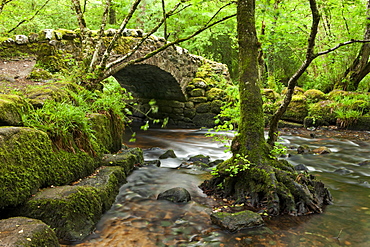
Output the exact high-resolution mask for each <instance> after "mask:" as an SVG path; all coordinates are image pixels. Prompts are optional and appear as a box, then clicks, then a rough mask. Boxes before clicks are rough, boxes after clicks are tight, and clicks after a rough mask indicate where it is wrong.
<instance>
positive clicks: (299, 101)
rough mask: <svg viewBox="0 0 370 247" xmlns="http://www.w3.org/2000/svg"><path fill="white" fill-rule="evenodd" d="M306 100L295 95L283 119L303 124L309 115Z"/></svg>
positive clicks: (301, 96)
mask: <svg viewBox="0 0 370 247" xmlns="http://www.w3.org/2000/svg"><path fill="white" fill-rule="evenodd" d="M306 100H307V99H306V97H304V96H303V95H294V96H293V97H292V101H291V102H290V104H289V106H288V108H287V110H286V112H285V113H284V115H283V117H282V119H283V120H289V121H293V122H299V123H303V120H304V118H305V117H306V116H307V115H308V105H307V102H306Z"/></svg>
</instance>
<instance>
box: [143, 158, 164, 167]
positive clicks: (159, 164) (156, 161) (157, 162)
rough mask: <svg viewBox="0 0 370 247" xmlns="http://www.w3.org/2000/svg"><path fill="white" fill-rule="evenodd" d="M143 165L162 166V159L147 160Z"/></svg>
mask: <svg viewBox="0 0 370 247" xmlns="http://www.w3.org/2000/svg"><path fill="white" fill-rule="evenodd" d="M143 166H156V167H160V166H161V161H160V160H146V161H144V164H143Z"/></svg>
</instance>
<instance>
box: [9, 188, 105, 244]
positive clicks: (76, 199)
mask: <svg viewBox="0 0 370 247" xmlns="http://www.w3.org/2000/svg"><path fill="white" fill-rule="evenodd" d="M102 206H103V203H102V198H101V197H100V195H99V191H98V190H97V189H96V188H93V187H90V186H60V187H54V188H47V189H44V190H42V191H40V192H38V193H36V194H35V196H33V197H32V198H31V199H30V200H29V201H27V202H26V203H25V204H24V205H22V206H20V207H18V208H15V209H14V212H12V215H19V216H24V217H29V218H34V219H39V220H42V221H43V222H45V223H46V224H48V225H49V226H50V227H52V228H53V229H55V233H56V235H57V237H58V238H59V239H62V240H64V241H80V240H82V239H83V238H85V237H86V236H88V235H89V234H90V233H91V232H92V231H93V230H94V228H95V224H96V223H97V222H98V220H99V219H100V217H101V214H102V212H103V211H102Z"/></svg>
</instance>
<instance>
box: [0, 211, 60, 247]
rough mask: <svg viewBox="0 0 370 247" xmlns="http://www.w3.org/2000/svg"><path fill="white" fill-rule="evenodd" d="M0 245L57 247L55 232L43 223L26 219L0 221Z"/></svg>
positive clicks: (16, 218)
mask: <svg viewBox="0 0 370 247" xmlns="http://www.w3.org/2000/svg"><path fill="white" fill-rule="evenodd" d="M0 245H1V246H9V247H10V246H16V247H40V246H47V247H59V246H60V245H59V243H58V238H57V236H56V234H55V232H54V231H53V230H52V229H51V228H50V227H49V226H48V225H46V224H45V223H44V222H42V221H40V220H36V219H30V218H26V217H14V218H9V219H5V220H0Z"/></svg>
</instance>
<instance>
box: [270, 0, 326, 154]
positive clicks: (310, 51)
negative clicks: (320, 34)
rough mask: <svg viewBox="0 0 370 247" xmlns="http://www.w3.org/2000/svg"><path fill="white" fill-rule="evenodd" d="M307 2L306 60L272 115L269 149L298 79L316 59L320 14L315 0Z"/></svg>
mask: <svg viewBox="0 0 370 247" xmlns="http://www.w3.org/2000/svg"><path fill="white" fill-rule="evenodd" d="M309 2H310V8H311V13H312V24H311V32H310V36H309V37H308V44H307V51H306V59H305V61H304V62H303V63H302V65H301V67H300V68H299V69H298V70H297V71H296V72H295V73H294V75H293V76H291V77H290V78H289V81H288V90H287V93H286V94H285V97H284V100H283V103H282V104H281V105H280V107H279V108H278V110H277V111H276V112H275V113H274V115H273V116H272V118H271V121H270V129H269V133H268V137H269V138H268V140H267V143H268V144H270V146H271V147H273V146H274V145H275V142H276V141H277V138H278V124H279V120H280V119H281V117H282V116H283V114H284V113H285V111H286V109H287V108H288V105H289V103H290V101H291V100H292V96H293V93H294V87H295V86H296V84H297V81H298V79H299V78H300V77H301V76H302V74H303V73H304V72H305V71H306V69H307V68H308V66H309V65H310V64H311V62H312V61H313V59H315V58H316V57H317V56H316V55H315V54H314V48H315V39H316V35H317V30H318V26H319V23H320V13H319V10H318V9H317V4H316V0H309Z"/></svg>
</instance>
